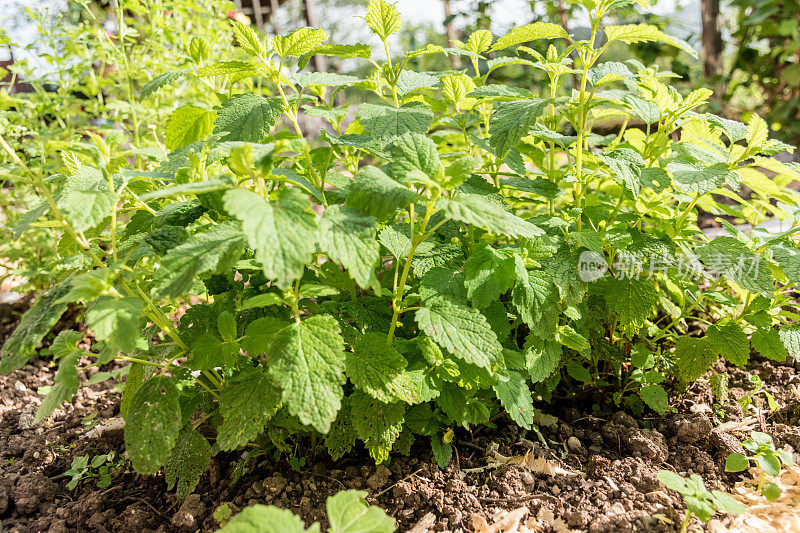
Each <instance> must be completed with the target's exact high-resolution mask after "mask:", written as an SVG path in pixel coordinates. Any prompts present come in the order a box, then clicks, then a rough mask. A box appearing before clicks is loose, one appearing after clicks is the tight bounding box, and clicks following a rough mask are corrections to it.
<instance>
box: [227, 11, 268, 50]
mask: <svg viewBox="0 0 800 533" xmlns="http://www.w3.org/2000/svg"><path fill="white" fill-rule="evenodd" d="M231 29H232V30H233V34H234V35H235V36H236V42H238V43H239V46H240V47H241V48H242V50H244V51H245V52H246V53H247V55H251V56H259V55H264V54H265V53H266V51H267V47H266V46H265V43H264V41H263V40H262V39H261V37H260V36H259V35H258V32H257V31H256V30H255V28H253V27H252V26H251V25H249V24H243V23H241V22H239V21H238V20H232V21H231Z"/></svg>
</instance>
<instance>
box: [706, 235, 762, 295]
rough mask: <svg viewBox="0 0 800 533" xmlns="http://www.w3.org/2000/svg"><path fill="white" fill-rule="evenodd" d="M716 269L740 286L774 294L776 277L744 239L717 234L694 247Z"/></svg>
mask: <svg viewBox="0 0 800 533" xmlns="http://www.w3.org/2000/svg"><path fill="white" fill-rule="evenodd" d="M695 253H696V254H697V255H698V256H699V257H700V259H702V260H703V262H704V263H705V264H706V266H708V267H709V269H711V270H712V271H713V272H716V273H719V274H723V275H725V276H727V277H728V278H730V279H732V280H733V281H735V282H736V283H737V284H738V285H739V286H740V287H741V288H743V289H745V290H746V291H750V292H752V293H758V294H762V295H763V296H766V297H767V298H771V297H772V293H773V292H774V291H775V281H774V280H773V279H772V274H771V273H770V271H769V268H768V267H767V265H766V264H765V263H764V262H762V261H761V258H760V257H758V256H756V255H755V254H754V253H753V252H752V251H750V249H749V248H748V247H747V246H746V245H745V244H743V243H742V242H740V241H738V240H736V239H735V238H733V237H718V238H716V239H714V240H713V241H711V242H710V243H708V244H706V245H704V246H700V247H698V248H697V249H695Z"/></svg>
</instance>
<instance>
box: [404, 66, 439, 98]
mask: <svg viewBox="0 0 800 533" xmlns="http://www.w3.org/2000/svg"><path fill="white" fill-rule="evenodd" d="M437 85H439V78H437V77H436V76H431V75H430V74H425V73H424V72H416V71H414V70H403V71H401V72H400V75H399V76H398V77H397V83H396V84H395V89H396V90H397V94H399V95H400V96H406V95H407V94H410V93H412V92H414V91H416V90H417V89H422V88H432V87H436V86H437Z"/></svg>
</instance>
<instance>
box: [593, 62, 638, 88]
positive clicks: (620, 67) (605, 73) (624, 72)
mask: <svg viewBox="0 0 800 533" xmlns="http://www.w3.org/2000/svg"><path fill="white" fill-rule="evenodd" d="M587 77H588V80H589V82H591V84H592V85H595V86H598V85H603V84H605V83H611V82H614V81H635V80H636V77H635V76H634V75H633V74H632V73H631V71H630V70H629V69H628V66H627V65H626V64H625V63H619V62H617V61H607V62H605V63H598V64H597V65H595V66H593V67H592V68H590V69H589V70H588V72H587Z"/></svg>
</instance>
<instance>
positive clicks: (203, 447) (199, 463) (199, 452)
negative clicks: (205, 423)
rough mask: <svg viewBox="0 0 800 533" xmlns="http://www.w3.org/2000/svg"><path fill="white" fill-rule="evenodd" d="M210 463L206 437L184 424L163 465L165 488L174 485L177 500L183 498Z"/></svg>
mask: <svg viewBox="0 0 800 533" xmlns="http://www.w3.org/2000/svg"><path fill="white" fill-rule="evenodd" d="M210 463H211V445H210V444H209V443H208V441H207V440H206V438H205V437H204V436H202V435H201V434H200V433H198V432H197V430H195V429H194V428H192V427H191V426H186V427H185V428H183V430H182V431H181V432H180V434H179V435H178V442H177V444H176V445H175V448H174V449H173V450H172V455H171V456H170V458H169V459H168V460H167V463H166V464H165V465H164V479H165V481H166V482H167V490H172V489H173V488H174V487H175V486H176V485H177V487H178V490H177V491H176V492H175V495H176V496H177V497H178V499H179V500H184V499H186V497H187V496H188V495H189V494H191V493H192V492H194V489H195V488H196V487H197V484H198V483H199V482H200V476H202V475H203V472H205V471H206V470H207V469H208V465H209V464H210Z"/></svg>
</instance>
